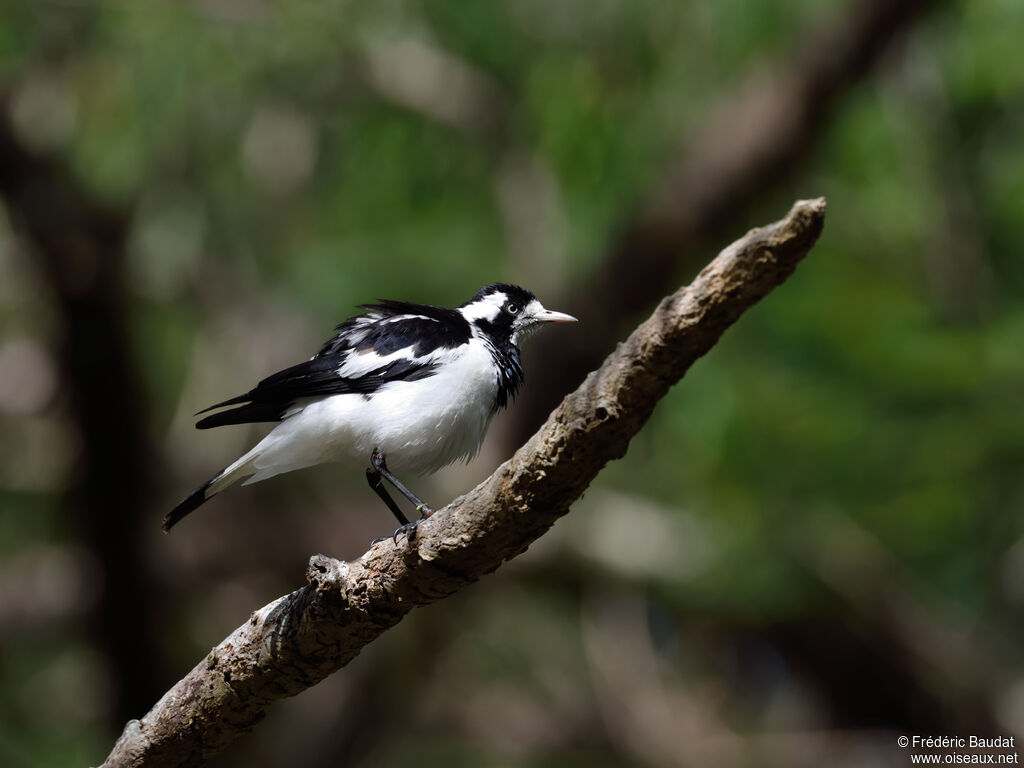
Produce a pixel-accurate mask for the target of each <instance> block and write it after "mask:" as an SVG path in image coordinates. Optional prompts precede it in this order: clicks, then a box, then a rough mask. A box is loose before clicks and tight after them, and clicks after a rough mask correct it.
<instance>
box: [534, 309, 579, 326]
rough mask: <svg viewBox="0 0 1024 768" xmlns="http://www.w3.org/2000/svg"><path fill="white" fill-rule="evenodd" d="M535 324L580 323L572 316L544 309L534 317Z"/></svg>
mask: <svg viewBox="0 0 1024 768" xmlns="http://www.w3.org/2000/svg"><path fill="white" fill-rule="evenodd" d="M533 319H534V321H535V322H538V323H577V322H579V321H578V320H577V319H576V318H575V317H573V316H572V315H567V314H565V312H552V311H551V310H550V309H542V310H541V311H540V312H538V313H537V314H535V315H534V316H533Z"/></svg>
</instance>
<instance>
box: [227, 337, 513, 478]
mask: <svg viewBox="0 0 1024 768" xmlns="http://www.w3.org/2000/svg"><path fill="white" fill-rule="evenodd" d="M497 388H498V384H497V379H496V377H495V375H494V370H493V367H492V365H491V361H490V353H489V352H488V351H487V350H486V349H485V348H483V347H482V346H480V347H477V346H476V345H473V346H471V347H470V348H468V349H466V350H465V351H464V352H463V354H461V355H460V356H459V357H458V359H456V360H454V361H452V362H451V363H449V364H447V365H445V366H443V367H442V368H441V370H440V371H439V372H437V373H435V374H434V375H433V376H431V377H429V378H426V379H421V380H419V381H412V382H404V381H396V382H391V383H389V384H386V385H385V386H384V387H383V388H381V389H380V390H378V391H377V392H375V393H374V394H372V395H334V396H332V397H328V398H325V399H323V400H318V401H314V402H312V403H309V404H307V405H306V406H305V407H304V408H302V410H301V411H299V412H297V413H295V414H294V415H292V416H289V417H288V418H286V419H285V420H284V421H283V422H282V423H281V424H280V425H278V426H277V427H276V428H275V429H274V430H273V431H272V432H271V433H270V434H269V435H267V436H266V437H265V438H264V439H263V441H262V442H261V443H260V444H259V445H257V446H256V447H255V448H254V449H253V450H252V451H250V453H249V454H248V456H247V457H244V458H248V460H249V462H250V464H249V466H251V467H252V468H254V469H256V470H257V472H256V473H255V475H256V476H254V477H253V478H252V481H256V480H262V479H265V478H267V477H270V476H272V475H275V474H278V473H280V472H287V471H290V470H293V469H299V468H301V467H308V466H312V465H314V464H322V463H325V462H332V461H344V462H350V463H354V464H356V465H358V466H363V467H367V466H369V464H370V455H371V454H372V453H373V451H374V450H375V449H376V450H379V451H380V452H381V453H382V454H383V455H384V458H385V460H386V461H387V464H388V467H389V468H390V469H391V470H392V471H394V472H395V473H403V472H405V473H409V472H414V473H422V472H432V471H434V470H437V469H440V468H441V467H443V466H445V465H447V464H451V463H452V462H453V461H457V460H459V459H463V460H468V459H470V458H472V457H473V456H475V455H476V453H477V451H478V450H479V449H480V444H481V443H482V442H483V438H484V435H485V434H486V432H487V427H488V425H489V424H490V421H491V417H492V416H493V407H494V402H495V397H496V394H497Z"/></svg>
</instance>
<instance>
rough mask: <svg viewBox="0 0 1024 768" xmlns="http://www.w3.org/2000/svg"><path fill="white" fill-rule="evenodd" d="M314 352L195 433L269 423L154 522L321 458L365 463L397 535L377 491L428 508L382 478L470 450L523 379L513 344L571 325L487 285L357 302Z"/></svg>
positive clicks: (397, 512) (529, 300)
mask: <svg viewBox="0 0 1024 768" xmlns="http://www.w3.org/2000/svg"><path fill="white" fill-rule="evenodd" d="M362 308H363V309H365V310H366V313H365V314H362V315H357V316H356V317H352V318H349V319H348V320H346V321H345V322H343V323H342V324H341V325H339V326H338V327H337V329H336V330H335V334H334V336H333V337H332V338H331V339H330V340H329V341H328V342H327V343H326V344H324V345H323V347H322V348H321V349H320V351H319V352H317V353H316V354H315V355H313V357H312V358H310V359H309V360H307V361H306V362H304V363H299V364H298V365H294V366H292V367H291V368H286V369H284V370H283V371H280V372H278V373H275V374H274V375H273V376H269V377H268V378H266V379H263V381H261V382H260V383H259V384H257V385H256V386H255V387H254V388H253V389H251V390H249V391H248V392H246V393H245V394H244V395H239V396H238V397H232V398H231V399H229V400H225V401H224V402H222V403H217V404H216V405H213V406H211V407H209V408H207V409H205V410H203V411H200V413H206V412H208V411H217V412H216V413H213V414H211V415H209V416H206V417H205V418H203V419H201V420H200V421H199V422H198V423H197V424H196V427H198V428H199V429H209V428H210V427H220V426H223V425H225V424H246V423H250V422H279V423H278V425H277V426H276V427H274V429H273V430H271V432H270V434H268V435H267V436H266V437H265V438H263V440H261V441H260V442H259V443H258V444H257V445H256V446H255V447H254V448H253V449H252V450H251V451H249V452H248V453H246V454H245V455H244V456H242V457H241V458H240V459H238V461H236V462H235V463H234V464H231V465H229V466H228V467H226V468H225V469H223V470H221V471H220V472H218V473H217V474H216V475H214V476H213V477H211V478H210V479H209V480H208V481H206V483H204V484H203V485H202V486H201V487H200V488H198V489H197V490H196V491H195V492H194V493H193V494H192V495H191V496H189V497H188V498H186V499H184V500H183V501H182V502H181V503H180V504H178V506H176V507H175V508H174V509H172V510H171V511H170V512H169V513H167V516H166V517H165V518H164V522H163V528H164V530H165V531H167V530H170V529H171V527H172V526H173V525H174V524H175V523H177V522H178V521H179V520H181V518H183V517H185V515H187V514H188V513H189V512H191V511H192V510H194V509H196V508H197V507H198V506H199V505H200V504H202V503H203V502H205V501H207V500H208V499H210V498H211V497H213V496H214V495H215V494H217V493H220V492H221V491H223V490H224V489H225V488H227V487H228V486H230V485H233V484H234V483H236V482H238V481H239V480H244V481H245V482H244V483H243V485H248V484H249V483H256V482H259V481H260V480H266V479H267V478H268V477H273V476H274V475H278V474H281V473H282V472H290V471H292V470H294V469H302V468H303V467H310V466H313V465H315V464H322V463H325V462H334V461H342V462H351V463H356V464H359V465H363V466H365V465H366V463H369V468H368V469H367V470H366V478H367V480H368V481H369V483H370V487H371V488H373V490H374V491H375V492H376V493H377V495H378V496H380V498H381V500H383V502H384V503H385V504H386V505H387V507H388V509H390V510H391V512H392V513H393V514H394V516H395V517H396V518H397V519H398V521H399V523H401V526H402V527H400V528H399V529H398V530H397V531H395V536H396V537H397V535H398V533H400V532H402V531H403V530H404V531H405V532H406V533H408V534H409V535H412V532H413V529H414V526H415V524H416V523H415V522H414V523H410V522H409V520H408V519H407V518H406V516H405V515H404V514H403V513H402V511H401V509H399V507H398V505H397V504H396V503H395V501H394V500H393V499H392V498H391V495H390V494H389V493H388V491H387V489H386V488H385V487H384V484H383V480H387V481H388V482H389V483H391V485H392V486H394V487H395V489H396V490H398V491H399V492H400V493H401V494H402V495H403V496H405V497H406V498H407V499H408V500H409V501H410V502H411V503H412V504H414V505H415V506H416V509H417V511H419V512H420V517H427V516H429V515H430V514H432V510H431V509H430V507H428V506H427V505H426V504H424V503H423V502H422V501H420V500H419V499H418V498H416V496H414V495H413V494H412V492H411V491H409V489H408V488H406V487H405V486H404V485H403V484H402V483H401V482H400V481H399V480H398V478H396V477H395V475H393V474H392V469H393V470H394V471H396V472H399V473H420V474H423V473H428V472H434V471H436V470H438V469H440V468H441V467H444V466H446V465H448V464H451V463H452V462H453V461H456V460H459V459H462V460H465V461H468V460H469V459H471V458H472V457H473V456H475V455H476V453H477V451H478V450H479V449H480V444H481V443H482V442H483V439H484V434H485V433H486V432H487V427H488V426H489V425H490V422H491V417H493V416H494V414H495V413H496V412H497V411H498V410H499V409H501V408H504V407H505V406H506V405H507V404H508V402H509V400H510V399H511V398H512V397H514V396H515V394H516V392H517V390H518V389H519V387H520V385H521V384H522V383H523V368H522V365H521V364H520V362H519V344H520V343H521V342H522V341H523V340H524V339H526V338H527V337H529V336H531V335H532V334H533V333H534V332H535V331H536V330H537V329H538V328H540V327H541V325H543V324H544V323H548V322H572V321H575V319H576V318H574V317H572V316H570V315H566V314H563V313H561V312H552V311H550V310H547V309H544V307H543V306H542V305H541V303H540V302H539V301H538V300H537V298H536V297H535V296H534V295H533V294H532V293H530V292H529V291H527V290H525V289H523V288H519V287H518V286H514V285H507V284H504V283H497V284H495V285H490V286H487V287H486V288H482V289H481V290H480V291H478V292H477V294H476V295H475V296H474V297H473V298H471V299H470V300H469V301H467V302H466V303H465V304H463V305H462V306H460V307H458V308H456V309H442V308H441V307H432V306H428V305H421V304H409V303H406V302H402V301H380V302H379V303H377V304H365V305H363V307H362Z"/></svg>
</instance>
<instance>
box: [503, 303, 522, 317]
mask: <svg viewBox="0 0 1024 768" xmlns="http://www.w3.org/2000/svg"><path fill="white" fill-rule="evenodd" d="M520 309H521V307H520V306H519V305H518V304H513V303H512V302H509V303H508V304H506V305H505V311H506V312H508V313H509V314H510V315H518V314H519V310H520Z"/></svg>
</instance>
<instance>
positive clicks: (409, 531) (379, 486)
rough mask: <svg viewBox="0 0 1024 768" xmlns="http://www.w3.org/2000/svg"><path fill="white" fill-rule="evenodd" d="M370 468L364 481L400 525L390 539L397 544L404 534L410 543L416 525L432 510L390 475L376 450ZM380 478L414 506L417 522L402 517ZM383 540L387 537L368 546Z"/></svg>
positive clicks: (372, 455) (381, 455)
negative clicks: (417, 513)
mask: <svg viewBox="0 0 1024 768" xmlns="http://www.w3.org/2000/svg"><path fill="white" fill-rule="evenodd" d="M370 466H371V469H367V470H366V479H367V481H368V482H369V483H370V487H371V488H373V490H374V493H376V494H377V495H378V496H380V498H381V500H382V501H383V502H384V503H385V504H387V506H388V509H390V510H391V512H392V514H394V516H395V517H397V518H398V521H399V522H400V523H401V525H400V526H398V528H396V529H395V532H394V533H393V534H392V535H391V539H392V540H393V541H394V542H395V543H396V544H397V543H398V534H400V533H404V534H405V535H406V537H407V538H408V539H409V540H410V541H411V540H412V539H414V538H415V537H416V525H417V524H418V523H419V521H420V520H422V519H424V518H426V517H430V516H431V515H432V514H434V510H433V509H431V508H430V507H428V506H427V505H426V504H424V503H423V502H422V501H420V500H419V498H417V497H416V495H415V494H414V493H413V492H412V491H410V490H409V489H408V488H406V487H405V486H404V485H403V484H402V482H401V481H400V480H399V479H398V478H397V477H395V476H394V475H393V474H391V471H390V470H389V469H388V465H387V464H386V463H385V461H384V456H383V454H381V452H380V451H378V450H377V449H374V451H373V453H372V454H371V455H370ZM381 478H383V479H384V480H387V481H388V482H389V483H391V484H392V485H393V486H394V487H395V488H396V489H397V490H398V492H399V493H401V494H402V495H403V496H405V498H407V499H408V500H409V501H410V502H412V503H413V504H415V505H416V511H417V512H419V513H420V517H419V520H414V521H413V522H411V523H410V522H409V521H408V520H407V519H406V517H405V515H403V514H402V511H401V510H400V509H399V508H398V505H397V504H395V501H394V499H392V498H391V495H390V494H389V493H388V492H387V489H386V488H385V487H384V483H383V481H382V479H381ZM385 538H387V537H386V536H384V537H381V538H377V539H374V540H373V541H372V542H370V544H371V545H373V544H376V543H377V542H379V541H383V540H384V539H385Z"/></svg>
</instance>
